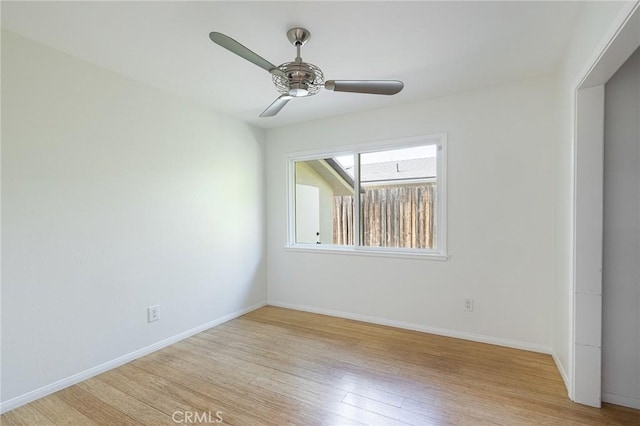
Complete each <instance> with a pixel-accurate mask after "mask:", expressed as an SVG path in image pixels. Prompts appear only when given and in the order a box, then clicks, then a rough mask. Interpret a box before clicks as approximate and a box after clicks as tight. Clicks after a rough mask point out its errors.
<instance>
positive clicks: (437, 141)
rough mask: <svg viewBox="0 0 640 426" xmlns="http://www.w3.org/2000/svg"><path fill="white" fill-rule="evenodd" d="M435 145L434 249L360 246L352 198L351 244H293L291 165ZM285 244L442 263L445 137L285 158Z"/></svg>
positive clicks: (288, 247)
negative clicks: (343, 156) (352, 228)
mask: <svg viewBox="0 0 640 426" xmlns="http://www.w3.org/2000/svg"><path fill="white" fill-rule="evenodd" d="M424 145H436V146H437V151H438V154H437V157H436V167H437V169H436V170H437V176H436V196H437V198H436V199H437V204H436V215H437V218H436V223H437V226H436V248H435V249H410V248H402V247H398V248H395V247H367V246H361V245H360V232H361V229H360V200H359V197H355V199H354V201H355V212H354V229H355V235H354V241H355V243H354V245H352V246H351V245H349V246H340V245H333V244H308V243H297V242H296V241H295V236H296V229H295V226H296V224H295V196H296V194H295V192H296V191H295V163H296V162H299V161H309V160H317V159H322V158H328V157H338V156H342V155H353V156H354V158H355V159H356V160H359V157H357V156H358V154H367V153H371V152H378V151H385V150H393V149H403V148H410V147H414V146H424ZM286 161H287V245H286V246H285V249H286V250H289V251H303V252H310V253H330V254H348V255H365V256H382V257H405V258H422V259H432V260H446V259H448V257H449V256H448V254H447V134H446V133H438V134H432V135H422V136H415V137H409V138H402V139H394V140H386V141H378V142H370V143H365V144H358V145H351V146H341V147H336V148H327V149H323V150H315V151H305V152H298V153H291V154H289V155H287V158H286ZM359 174H360V173H359V161H355V162H354V176H356V177H357V176H359ZM354 186H355V187H354V191H355V193H356V194H359V191H360V179H359V178H356V179H354Z"/></svg>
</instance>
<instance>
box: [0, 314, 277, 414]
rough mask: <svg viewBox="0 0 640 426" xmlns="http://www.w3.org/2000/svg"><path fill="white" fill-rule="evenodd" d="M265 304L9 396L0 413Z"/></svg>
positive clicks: (0, 408)
mask: <svg viewBox="0 0 640 426" xmlns="http://www.w3.org/2000/svg"><path fill="white" fill-rule="evenodd" d="M265 305H266V303H265V302H260V303H256V304H255V305H251V306H249V307H247V308H244V309H240V310H238V311H235V312H231V313H230V314H227V315H223V316H221V317H220V318H216V319H214V320H213V321H209V322H207V323H204V324H201V325H199V326H197V327H194V328H191V329H189V330H186V331H183V332H182V333H179V334H176V335H175V336H171V337H168V338H166V339H164V340H161V341H159V342H156V343H154V344H152V345H149V346H146V347H144V348H141V349H138V350H136V351H133V352H131V353H129V354H126V355H123V356H120V357H118V358H116V359H113V360H111V361H107V362H105V363H103V364H100V365H97V366H95V367H92V368H89V369H88V370H84V371H81V372H80V373H77V374H74V375H73V376H70V377H67V378H64V379H61V380H58V381H56V382H53V383H51V384H49V385H46V386H43V387H41V388H38V389H35V390H32V391H30V392H27V393H25V394H22V395H20V396H17V397H15V398H11V399H9V400H7V401H3V402H2V403H0V414H2V413H6V412H7V411H11V410H13V409H15V408H18V407H20V406H21V405H24V404H28V403H29V402H32V401H35V400H36V399H40V398H42V397H45V396H47V395H50V394H52V393H54V392H57V391H59V390H62V389H64V388H66V387H69V386H71V385H75V384H76V383H79V382H82V381H83V380H87V379H89V378H91V377H93V376H97V375H98V374H101V373H104V372H106V371H108V370H111V369H114V368H116V367H119V366H121V365H123V364H126V363H128V362H130V361H133V360H134V359H137V358H140V357H142V356H145V355H148V354H150V353H151V352H155V351H157V350H159V349H162V348H164V347H167V346H169V345H172V344H174V343H177V342H179V341H180V340H184V339H186V338H187V337H191V336H193V335H194V334H198V333H200V332H202V331H205V330H208V329H210V328H212V327H215V326H216V325H220V324H222V323H224V322H227V321H230V320H232V319H234V318H237V317H239V316H241V315H244V314H246V313H248V312H251V311H255V310H256V309H259V308H261V307H263V306H265Z"/></svg>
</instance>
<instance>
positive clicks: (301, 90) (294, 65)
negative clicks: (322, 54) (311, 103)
mask: <svg viewBox="0 0 640 426" xmlns="http://www.w3.org/2000/svg"><path fill="white" fill-rule="evenodd" d="M278 68H279V69H280V70H282V71H283V72H284V74H285V76H286V77H282V76H281V75H277V74H271V77H272V79H273V84H275V86H276V89H277V90H278V92H280V93H282V94H283V95H289V96H293V97H303V96H311V95H315V94H316V93H318V92H319V91H320V89H321V88H322V87H323V85H324V75H323V74H322V71H321V70H320V68H318V67H317V66H315V65H313V64H310V63H307V62H302V61H296V62H286V63H284V64H282V65H280V66H279V67H278Z"/></svg>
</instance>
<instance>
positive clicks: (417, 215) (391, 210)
mask: <svg viewBox="0 0 640 426" xmlns="http://www.w3.org/2000/svg"><path fill="white" fill-rule="evenodd" d="M435 189H436V185H435V183H425V184H414V185H401V186H380V187H370V188H366V189H365V191H364V193H363V194H361V195H360V196H361V203H360V204H361V210H362V215H361V218H362V219H361V226H362V228H361V229H362V232H361V238H362V245H363V246H368V247H406V248H433V246H434V243H435V194H436V190H435ZM353 211H354V206H353V196H336V197H334V204H333V243H334V244H339V245H352V244H353V236H354V229H353V226H354V221H353V214H354V213H353Z"/></svg>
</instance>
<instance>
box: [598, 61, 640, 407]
mask: <svg viewBox="0 0 640 426" xmlns="http://www.w3.org/2000/svg"><path fill="white" fill-rule="evenodd" d="M639 118H640V49H639V50H636V52H635V53H634V55H633V56H632V57H631V58H630V59H629V60H628V61H627V62H626V63H625V64H624V65H623V66H622V68H620V69H619V70H618V71H617V72H616V74H615V75H614V76H613V77H612V78H611V79H610V80H609V82H608V83H607V84H606V86H605V138H604V244H603V246H604V250H603V270H602V287H603V288H602V293H603V301H602V305H603V306H602V398H603V400H604V401H609V402H613V403H617V404H622V405H627V406H633V407H636V408H640V316H639V315H640V284H639V280H640V124H639V123H640V120H639Z"/></svg>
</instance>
